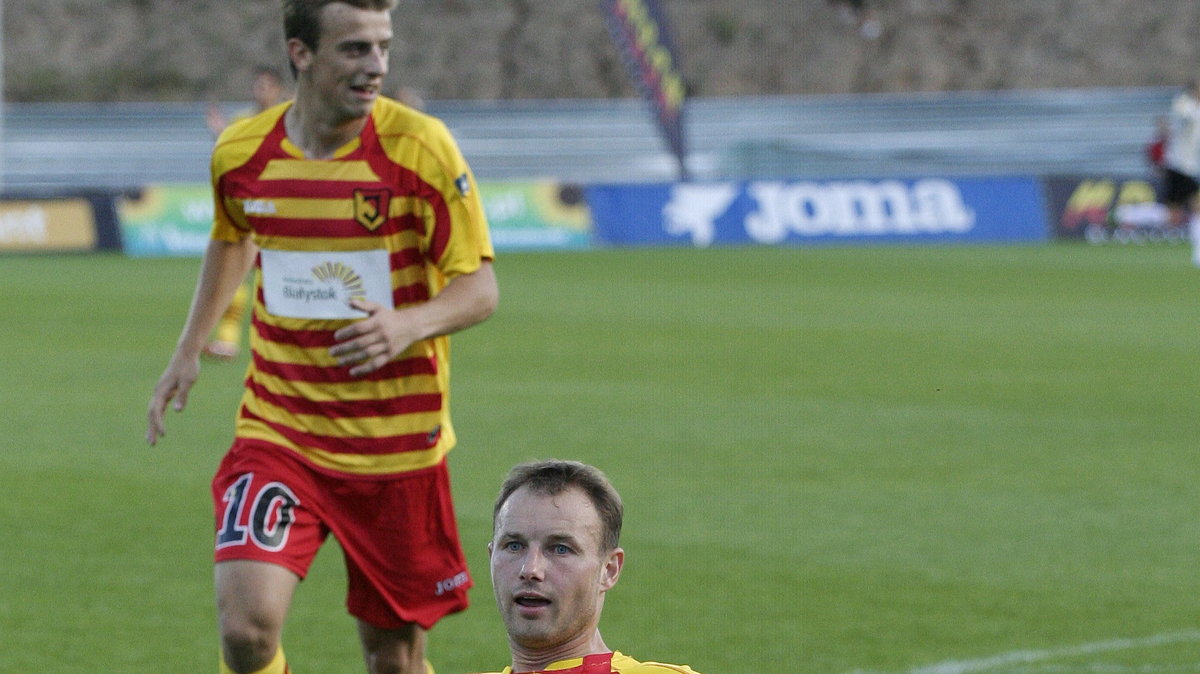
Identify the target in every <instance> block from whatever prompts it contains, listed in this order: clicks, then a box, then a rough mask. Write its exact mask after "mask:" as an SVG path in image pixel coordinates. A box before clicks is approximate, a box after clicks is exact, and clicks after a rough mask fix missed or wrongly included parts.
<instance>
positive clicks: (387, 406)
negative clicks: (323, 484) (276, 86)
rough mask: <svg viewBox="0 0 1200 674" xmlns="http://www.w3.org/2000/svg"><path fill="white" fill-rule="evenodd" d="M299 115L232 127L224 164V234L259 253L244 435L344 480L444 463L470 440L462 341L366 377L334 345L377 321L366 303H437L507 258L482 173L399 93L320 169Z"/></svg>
mask: <svg viewBox="0 0 1200 674" xmlns="http://www.w3.org/2000/svg"><path fill="white" fill-rule="evenodd" d="M290 105H291V104H290V102H289V103H284V104H281V105H279V106H276V107H273V108H271V109H269V110H266V111H264V112H262V113H260V114H258V115H255V116H254V117H251V118H249V119H245V120H241V121H239V122H236V123H234V124H232V125H230V127H229V128H228V129H226V130H225V131H224V132H223V133H222V134H221V136H220V138H219V139H218V140H217V145H216V147H215V148H214V150H213V156H212V182H213V194H214V199H215V202H216V203H215V213H216V215H215V218H214V224H213V231H212V237H213V238H214V239H217V240H221V241H240V240H242V239H244V237H247V236H249V237H252V238H253V241H254V243H256V244H257V245H258V247H259V255H258V257H257V258H256V261H255V266H254V278H255V303H254V311H253V317H252V321H251V331H250V346H251V353H252V361H251V363H250V365H249V368H248V370H247V375H246V390H245V393H244V395H243V397H242V404H241V406H240V408H239V412H238V418H237V424H236V434H237V436H238V438H240V439H243V440H246V441H250V442H256V443H266V444H268V445H271V446H275V447H278V448H282V449H284V450H287V451H290V452H293V453H295V454H296V455H298V456H300V457H301V458H303V459H304V460H306V461H308V462H309V463H310V464H312V465H314V466H315V467H317V468H318V469H322V470H326V471H331V472H335V473H340V474H349V475H360V476H382V475H394V474H397V473H402V472H406V471H410V470H417V469H420V468H425V467H428V466H432V465H435V464H436V463H438V462H439V461H441V459H442V458H443V457H444V456H445V454H446V452H448V451H449V450H450V449H451V448H452V447H453V446H454V442H455V436H454V429H453V427H452V426H451V423H450V414H449V377H450V360H449V356H450V352H449V347H450V345H449V339H448V337H444V336H443V337H437V338H433V339H428V340H424V341H421V342H417V343H416V344H414V345H412V346H411V347H410V348H409V349H408V350H407V351H405V352H404V353H403V354H401V355H399V356H398V357H397V358H395V359H393V360H392V361H391V362H389V363H388V364H387V365H385V366H384V367H383V368H381V369H379V370H377V371H375V372H372V373H370V374H368V375H365V376H362V377H351V376H350V375H349V372H348V370H349V368H348V367H346V366H339V365H338V364H337V362H336V360H335V359H334V358H332V357H331V356H330V355H329V353H328V350H329V348H330V347H331V346H333V345H334V332H336V331H337V330H338V329H339V328H342V327H344V326H346V325H348V324H350V323H351V322H353V321H354V320H357V319H358V318H362V317H364V316H365V315H364V314H361V313H360V312H356V311H353V310H351V309H349V308H348V305H347V302H348V301H349V299H350V298H353V297H359V298H365V299H369V300H371V301H375V302H378V303H381V304H384V305H385V306H387V305H390V306H394V307H396V308H400V307H404V306H407V305H413V304H417V303H420V302H424V301H427V300H429V299H430V298H431V297H433V296H435V295H436V294H437V293H438V292H440V291H441V290H442V288H444V287H445V285H446V284H447V283H448V281H449V280H450V279H452V278H453V277H455V276H457V275H460V274H469V273H472V272H474V271H476V270H478V269H479V268H480V266H481V264H482V263H483V261H484V260H489V259H491V258H492V257H493V250H492V244H491V240H490V237H489V234H488V229H487V222H486V219H485V217H484V212H483V207H482V204H481V202H480V199H479V191H478V189H477V188H476V185H475V179H474V177H473V176H472V174H471V171H470V169H469V168H468V166H467V163H466V161H465V160H464V159H463V157H462V155H461V153H460V152H459V150H458V147H457V145H456V144H455V142H454V140H453V138H452V137H451V135H450V133H449V131H448V130H447V129H446V127H445V125H444V124H442V123H441V122H440V121H438V120H437V119H435V118H433V117H430V116H428V115H425V114H422V113H420V112H417V111H414V110H412V109H410V108H407V107H405V106H402V105H400V104H399V103H396V102H394V101H391V100H389V99H385V98H380V99H378V100H377V101H376V103H375V105H374V107H373V111H372V113H371V115H370V116H369V117H368V119H367V121H366V124H365V126H364V128H363V130H362V132H361V133H360V134H359V136H358V137H357V138H356V139H354V140H353V141H351V142H350V143H348V144H346V145H345V146H343V147H342V148H340V149H339V150H338V152H337V153H336V154H335V156H334V157H333V158H332V159H328V160H313V159H306V158H304V156H303V153H302V152H301V151H300V150H299V149H298V148H297V147H296V146H295V145H293V144H292V143H291V142H290V141H289V140H288V138H287V133H286V129H285V125H284V113H285V112H286V111H287V109H288V107H289V106H290Z"/></svg>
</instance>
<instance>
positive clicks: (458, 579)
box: [434, 571, 471, 597]
mask: <svg viewBox="0 0 1200 674" xmlns="http://www.w3.org/2000/svg"><path fill="white" fill-rule="evenodd" d="M470 581H471V577H470V576H469V575H467V572H466V571H463V572H462V573H460V574H458V575H456V576H454V577H453V578H447V579H446V580H439V581H438V584H437V592H435V593H434V595H436V596H438V597H440V596H442V595H443V594H446V593H447V592H450V591H452V590H455V589H457V588H460V587H462V586H463V585H466V584H467V583H469V582H470Z"/></svg>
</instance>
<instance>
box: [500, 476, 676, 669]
mask: <svg viewBox="0 0 1200 674" xmlns="http://www.w3.org/2000/svg"><path fill="white" fill-rule="evenodd" d="M492 512H493V514H492V540H491V542H490V543H488V557H489V558H490V560H491V573H492V588H493V591H494V592H495V595H496V605H497V606H498V607H499V609H500V617H501V618H502V619H503V620H504V628H505V630H506V631H507V632H508V647H509V650H510V652H511V654H512V665H511V666H509V667H505V668H504V671H503V674H515V673H517V672H549V671H552V672H553V673H554V674H610V673H616V674H656V673H667V672H683V673H685V674H687V673H691V674H695V672H693V670H692V669H691V668H690V667H687V666H680V665H667V664H662V663H658V662H638V661H637V660H634V659H633V658H631V657H629V656H628V655H624V654H622V653H619V652H616V651H613V650H611V649H609V648H608V646H606V645H605V644H604V639H603V638H602V637H601V636H600V630H599V624H600V612H601V611H602V610H603V608H604V598H605V595H606V594H607V592H608V591H609V590H610V589H612V587H613V586H614V585H616V583H617V579H618V578H619V577H620V575H621V567H622V565H623V564H624V563H625V551H624V550H622V549H621V548H620V547H619V546H618V543H619V539H620V536H621V520H622V517H623V506H622V504H621V497H620V496H619V495H618V494H617V492H616V490H615V489H613V487H612V485H611V484H610V483H609V481H608V479H607V478H606V477H605V476H604V474H603V473H602V472H600V471H599V470H598V469H596V468H594V467H592V466H589V465H586V464H582V463H578V462H574V461H557V460H551V461H543V462H535V463H526V464H521V465H518V466H516V467H515V468H513V469H512V470H511V471H510V472H509V474H508V477H507V478H506V479H505V481H504V484H503V486H501V488H500V495H499V497H497V499H496V504H495V508H494V509H493V511H492Z"/></svg>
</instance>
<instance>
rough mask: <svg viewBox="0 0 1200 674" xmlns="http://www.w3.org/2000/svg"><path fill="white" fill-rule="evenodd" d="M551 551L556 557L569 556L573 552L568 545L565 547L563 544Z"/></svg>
mask: <svg viewBox="0 0 1200 674" xmlns="http://www.w3.org/2000/svg"><path fill="white" fill-rule="evenodd" d="M550 550H551V552H553V553H554V554H556V555H569V554H571V552H572V551H571V547H570V546H568V545H564V544H563V543H558V544H556V545H554V546H552V547H551V548H550Z"/></svg>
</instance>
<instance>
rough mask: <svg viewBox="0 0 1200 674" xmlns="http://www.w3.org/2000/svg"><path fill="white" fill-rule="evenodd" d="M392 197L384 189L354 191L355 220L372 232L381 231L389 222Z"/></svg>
mask: <svg viewBox="0 0 1200 674" xmlns="http://www.w3.org/2000/svg"><path fill="white" fill-rule="evenodd" d="M390 197H391V194H390V193H389V192H388V190H384V189H378V190H365V189H358V190H354V219H355V220H356V221H357V222H358V224H360V225H362V226H363V227H366V228H367V229H368V230H370V231H372V232H373V231H375V230H376V229H379V226H380V225H382V224H383V223H385V222H387V219H388V203H389V201H390Z"/></svg>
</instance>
